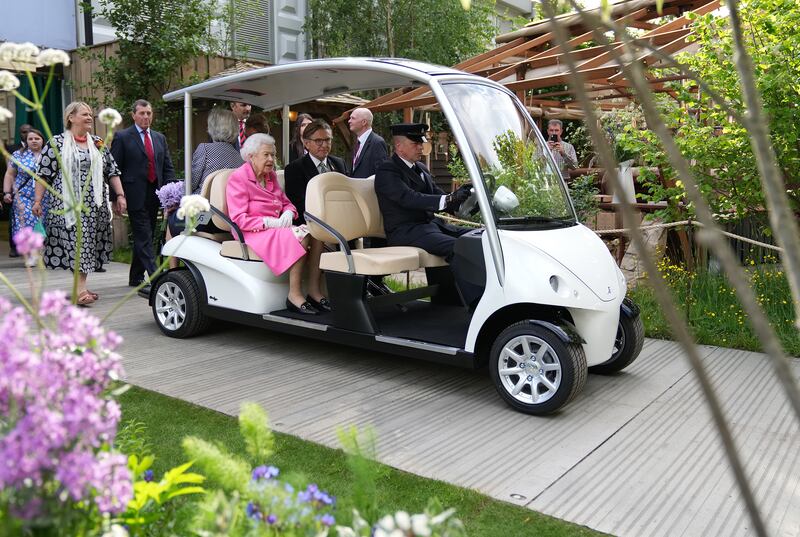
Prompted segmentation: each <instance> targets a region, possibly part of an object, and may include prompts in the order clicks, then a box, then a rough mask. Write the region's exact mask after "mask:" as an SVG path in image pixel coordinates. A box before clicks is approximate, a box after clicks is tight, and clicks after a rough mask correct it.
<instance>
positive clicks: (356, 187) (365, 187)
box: [306, 172, 384, 243]
mask: <svg viewBox="0 0 800 537" xmlns="http://www.w3.org/2000/svg"><path fill="white" fill-rule="evenodd" d="M306 211H307V212H309V213H311V214H313V215H314V216H316V217H318V218H320V219H321V220H323V221H324V222H325V223H327V224H329V225H330V226H332V227H333V228H334V229H335V230H336V231H338V232H339V233H341V234H342V236H343V237H344V238H345V239H346V240H348V241H350V240H353V239H358V238H360V237H383V236H384V234H383V219H382V218H381V211H380V208H379V207H378V198H377V197H376V196H375V182H374V179H373V178H367V179H350V178H349V177H346V176H344V175H342V174H341V173H338V172H327V173H321V174H319V175H317V176H316V177H314V178H313V179H311V181H309V182H308V186H307V187H306ZM307 224H308V229H309V231H310V232H311V235H312V236H313V237H314V238H315V239H319V240H321V241H323V242H334V243H335V242H336V238H335V237H333V236H332V235H331V234H330V233H328V232H327V231H325V229H323V228H322V227H320V226H319V225H317V224H315V223H314V222H312V221H310V220H309V221H307Z"/></svg>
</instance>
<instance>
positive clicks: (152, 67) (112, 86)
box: [83, 0, 224, 130]
mask: <svg viewBox="0 0 800 537" xmlns="http://www.w3.org/2000/svg"><path fill="white" fill-rule="evenodd" d="M98 14H99V15H101V16H103V17H105V18H106V19H108V21H109V22H110V23H111V25H112V26H113V27H114V28H115V30H116V37H117V38H118V41H117V46H118V50H117V53H116V54H115V55H111V56H108V57H104V56H100V55H98V54H97V53H92V52H91V51H90V50H84V51H83V54H84V56H86V57H94V59H95V60H97V61H98V62H99V64H100V67H101V68H100V69H99V70H98V71H97V74H96V77H97V78H96V80H95V81H94V82H93V83H92V86H93V89H102V90H103V91H104V92H105V93H106V94H108V95H111V96H113V103H109V104H112V105H113V106H114V107H115V108H118V109H120V110H130V107H131V105H132V104H133V102H134V101H135V100H136V99H147V100H149V101H150V102H151V103H152V104H153V108H154V112H155V114H154V120H155V122H156V128H159V129H161V130H164V126H166V125H168V124H169V123H170V122H172V120H173V119H174V118H173V115H174V114H170V113H168V109H167V107H166V104H165V103H164V102H163V101H162V100H161V96H162V95H163V94H164V93H166V92H167V91H168V90H170V89H171V88H173V87H175V86H177V85H183V84H185V83H186V82H189V81H185V80H179V79H178V73H179V72H180V68H181V66H183V65H184V64H186V63H187V62H189V61H190V60H192V59H193V58H195V57H197V56H202V55H205V54H211V53H216V52H219V51H221V50H222V47H223V46H224V41H222V40H220V39H218V37H217V36H215V35H214V34H213V33H212V31H211V28H212V25H213V24H214V23H215V22H218V18H219V17H220V16H224V12H218V11H217V7H216V2H214V1H212V2H208V1H206V0H100V9H99V12H98ZM156 22H157V23H156ZM90 104H96V103H90Z"/></svg>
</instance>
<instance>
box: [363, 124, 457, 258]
mask: <svg viewBox="0 0 800 537" xmlns="http://www.w3.org/2000/svg"><path fill="white" fill-rule="evenodd" d="M391 129H392V141H393V143H394V155H392V157H391V158H390V159H388V160H385V161H383V162H382V163H381V164H380V165H379V166H378V169H377V171H376V173H375V194H376V195H377V197H378V204H379V205H380V208H381V213H382V214H383V228H384V230H385V231H386V239H387V241H388V243H389V246H416V247H418V248H422V249H423V250H426V251H427V252H429V253H431V254H433V255H438V256H441V257H444V258H445V260H446V261H448V262H450V261H451V259H452V257H453V246H454V245H455V242H456V239H457V238H458V237H460V236H461V235H463V234H464V233H467V232H468V231H470V230H469V228H464V227H458V226H453V225H451V224H447V223H445V222H444V221H443V220H442V219H441V218H437V217H435V216H434V214H433V213H434V212H436V211H445V212H448V213H451V214H452V213H455V212H456V211H457V210H458V208H459V207H460V206H461V204H462V203H463V202H464V201H466V200H467V198H469V196H470V186H469V185H464V186H462V187H461V188H459V189H458V190H456V191H455V192H452V193H450V194H446V193H445V192H444V191H442V189H441V188H439V187H438V186H436V184H435V183H434V182H433V178H432V177H431V174H430V172H429V171H428V168H427V167H426V166H425V165H424V164H423V163H422V162H420V161H419V160H420V158H422V150H423V145H422V144H423V143H425V141H426V140H425V131H426V130H427V126H426V125H425V124H423V123H400V124H397V125H392V127H391ZM451 268H452V267H451ZM453 270H454V271H455V269H453Z"/></svg>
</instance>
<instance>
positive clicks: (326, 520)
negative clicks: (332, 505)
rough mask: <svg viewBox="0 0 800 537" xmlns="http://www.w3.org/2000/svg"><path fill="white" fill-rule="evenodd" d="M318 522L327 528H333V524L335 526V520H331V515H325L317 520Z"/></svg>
mask: <svg viewBox="0 0 800 537" xmlns="http://www.w3.org/2000/svg"><path fill="white" fill-rule="evenodd" d="M319 521H320V522H322V524H323V525H325V526H328V527H330V526H333V525H334V524H336V519H335V518H333V515H331V514H329V513H326V514H324V515H322V517H321V518H320V519H319Z"/></svg>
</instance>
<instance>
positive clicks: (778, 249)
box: [437, 214, 783, 252]
mask: <svg viewBox="0 0 800 537" xmlns="http://www.w3.org/2000/svg"><path fill="white" fill-rule="evenodd" d="M437 216H439V217H440V218H442V219H443V220H446V221H448V222H452V223H454V224H461V225H465V226H470V227H475V228H479V227H483V224H481V223H480V222H472V221H471V220H463V219H461V218H456V217H454V216H450V215H448V214H437ZM681 226H697V227H703V224H701V223H700V222H698V221H696V220H681V221H679V222H665V223H663V224H649V225H646V226H638V228H639V230H641V231H647V230H650V229H666V228H673V227H681ZM594 232H595V233H596V234H598V235H600V236H603V235H618V234H620V233H630V228H625V227H623V228H617V229H595V230H594ZM720 233H722V234H723V235H725V236H726V237H728V238H730V239H736V240H738V241H742V242H746V243H748V244H752V245H754V246H759V247H761V248H766V249H768V250H774V251H776V252H783V248H781V247H780V246H775V245H774V244H769V243H766V242H761V241H757V240H755V239H750V238H748V237H743V236H741V235H736V234H735V233H730V232H728V231H720Z"/></svg>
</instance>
